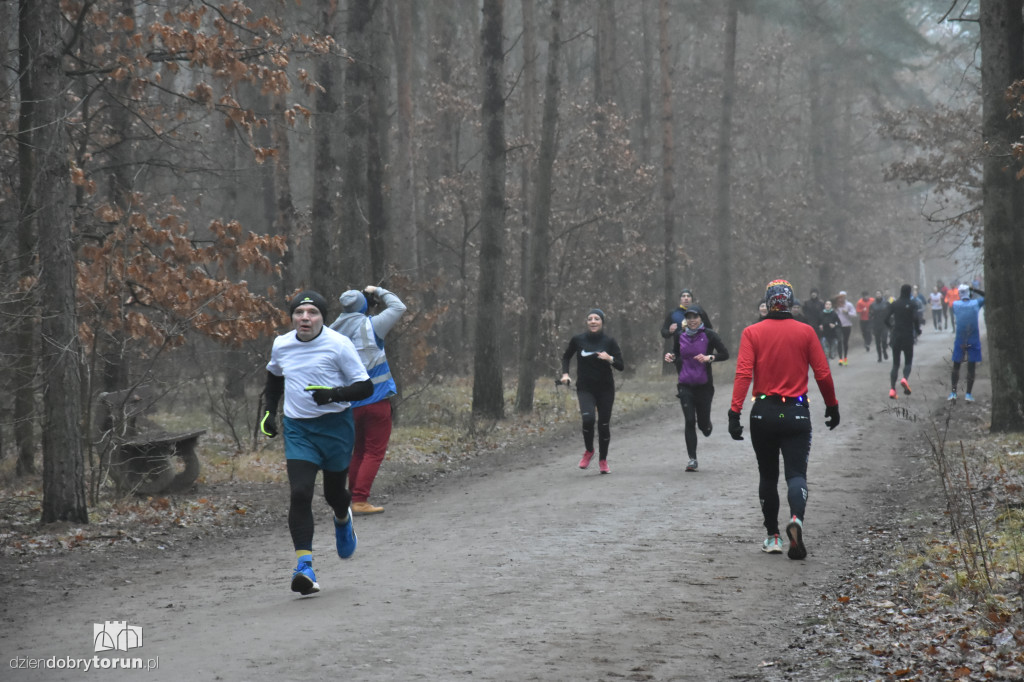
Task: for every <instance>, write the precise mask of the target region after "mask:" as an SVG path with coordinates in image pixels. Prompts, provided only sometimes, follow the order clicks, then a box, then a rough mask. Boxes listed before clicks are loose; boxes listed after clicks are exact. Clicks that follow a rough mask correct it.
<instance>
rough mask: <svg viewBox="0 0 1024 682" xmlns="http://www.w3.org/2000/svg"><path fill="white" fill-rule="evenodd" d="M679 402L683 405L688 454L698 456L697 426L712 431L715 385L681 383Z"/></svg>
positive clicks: (678, 389)
mask: <svg viewBox="0 0 1024 682" xmlns="http://www.w3.org/2000/svg"><path fill="white" fill-rule="evenodd" d="M676 392H677V393H678V395H679V404H680V405H682V407H683V421H684V423H685V424H684V426H683V440H684V441H686V454H687V455H688V456H689V457H690V458H691V459H696V458H697V427H698V426H699V427H700V430H701V431H703V432H704V433H710V432H711V400H712V399H713V398H714V397H715V385H714V384H711V383H707V384H700V385H697V386H692V385H688V384H679V385H678V386H677V388H676Z"/></svg>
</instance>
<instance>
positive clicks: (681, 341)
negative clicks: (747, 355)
mask: <svg viewBox="0 0 1024 682" xmlns="http://www.w3.org/2000/svg"><path fill="white" fill-rule="evenodd" d="M702 312H703V311H702V310H701V309H700V306H698V305H691V306H690V307H689V308H687V309H686V315H685V316H684V318H683V321H684V324H683V326H682V327H679V328H677V329H676V331H675V333H674V334H673V335H672V348H673V350H672V351H671V352H668V353H665V362H671V363H673V364H674V365H675V366H676V375H677V377H678V382H679V383H678V384H677V385H676V395H677V396H678V397H679V404H680V405H681V406H682V408H683V421H684V423H685V426H684V428H683V440H684V441H685V443H686V454H687V455H688V456H689V462H687V464H686V470H687V471H696V470H697V427H698V426H699V427H700V432H701V433H703V434H704V436H705V437H707V436H710V435H711V400H712V399H713V398H714V397H715V383H714V379H713V377H712V376H711V363H712V362H716V361H717V362H721V361H722V360H728V359H729V351H728V350H727V349H726V347H725V344H724V343H722V339H721V338H720V337H719V336H718V334H716V333H715V332H714V331H712V330H710V329H707V328H706V327H705V326H704V323H703V322H701V313H702Z"/></svg>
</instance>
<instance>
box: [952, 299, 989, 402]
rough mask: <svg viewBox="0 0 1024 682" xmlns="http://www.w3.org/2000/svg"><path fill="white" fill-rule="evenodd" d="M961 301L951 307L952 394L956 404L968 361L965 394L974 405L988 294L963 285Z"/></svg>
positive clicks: (965, 398) (967, 399) (965, 397)
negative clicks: (980, 324)
mask: <svg viewBox="0 0 1024 682" xmlns="http://www.w3.org/2000/svg"><path fill="white" fill-rule="evenodd" d="M957 290H958V293H959V294H960V300H959V301H954V302H953V305H952V306H951V308H952V310H951V312H952V314H953V329H954V330H955V331H956V336H955V337H954V340H953V373H952V385H953V390H952V392H950V394H949V401H950V402H956V385H957V384H958V383H960V365H961V364H962V363H963V361H964V358H967V391H966V392H965V393H964V400H966V401H967V402H969V403H973V402H974V395H973V394H972V393H971V391H972V390H973V389H974V369H975V365H976V364H977V363H979V362H981V331H980V330H979V328H978V315H979V313H980V312H981V309H982V307H984V305H985V292H984V291H982V290H981V289H975V288H974V287H972V286H970V285H968V284H961V285H960V286H959V287H958V288H957ZM971 294H977V295H978V297H977V298H971Z"/></svg>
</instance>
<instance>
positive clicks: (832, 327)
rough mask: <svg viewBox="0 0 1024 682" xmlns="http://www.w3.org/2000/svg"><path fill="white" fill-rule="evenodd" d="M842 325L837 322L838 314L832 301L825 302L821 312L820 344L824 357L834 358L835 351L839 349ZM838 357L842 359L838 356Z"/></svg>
mask: <svg viewBox="0 0 1024 682" xmlns="http://www.w3.org/2000/svg"><path fill="white" fill-rule="evenodd" d="M841 325H842V323H841V322H840V321H839V313H837V312H836V311H835V308H833V307H832V301H830V300H826V301H825V307H824V308H823V309H822V311H821V334H820V338H821V342H822V346H823V347H824V349H825V357H828V358H833V359H834V358H835V357H836V351H837V350H840V349H841V346H842V344H841V342H840V339H839V334H840V333H841V332H840V331H839V329H840V326H841ZM840 357H842V356H841V355H840Z"/></svg>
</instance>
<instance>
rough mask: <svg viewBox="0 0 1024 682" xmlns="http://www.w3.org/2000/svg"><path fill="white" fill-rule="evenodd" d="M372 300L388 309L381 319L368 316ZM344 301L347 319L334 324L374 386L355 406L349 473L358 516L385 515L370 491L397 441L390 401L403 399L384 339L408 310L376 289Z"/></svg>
mask: <svg viewBox="0 0 1024 682" xmlns="http://www.w3.org/2000/svg"><path fill="white" fill-rule="evenodd" d="M371 298H377V299H379V300H380V302H381V303H382V304H383V305H384V310H382V311H381V312H380V313H378V314H377V315H369V314H367V313H368V311H369V303H368V299H371ZM339 300H340V301H341V309H342V313H341V315H339V316H338V319H336V320H335V321H334V322H332V323H331V329H333V330H335V331H337V332H340V333H342V334H344V335H345V336H347V337H348V338H349V339H351V340H352V343H353V345H355V347H356V352H357V353H359V359H360V360H362V362H363V365H364V366H365V367H366V372H367V373H368V374H369V375H370V380H371V381H372V382H373V395H371V396H370V397H369V398H366V399H365V400H358V401H356V402H353V403H352V417H353V418H354V419H355V445H354V446H353V448H352V462H351V463H350V464H349V468H348V481H349V484H348V485H349V489H350V490H351V491H352V513H353V514H379V513H381V512H383V511H384V508H383V507H378V506H375V505H373V504H370V489H371V488H372V487H373V481H374V479H375V478H376V477H377V472H378V471H379V470H380V465H381V463H382V462H383V461H384V456H385V455H386V454H387V450H388V441H389V440H390V439H391V400H390V399H391V396H393V395H397V394H398V388H397V386H396V385H395V379H394V377H393V376H392V374H391V366H390V365H389V364H388V357H387V353H385V351H384V337H385V336H387V334H388V332H390V331H391V330H392V329H393V328H394V326H395V325H396V324H397V323H398V320H399V319H400V318H401V317H402V314H403V313H404V312H405V310H406V308H405V304H404V303H402V300H401V299H400V298H398V296H396V295H395V294H393V293H392V292H390V291H388V290H387V289H385V288H384V287H378V286H373V285H370V286H367V287H365V288H364V289H363V290H362V291H356V290H355V289H349V290H348V291H346V292H345V293H343V294H342V295H341V296H340V297H339Z"/></svg>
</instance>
